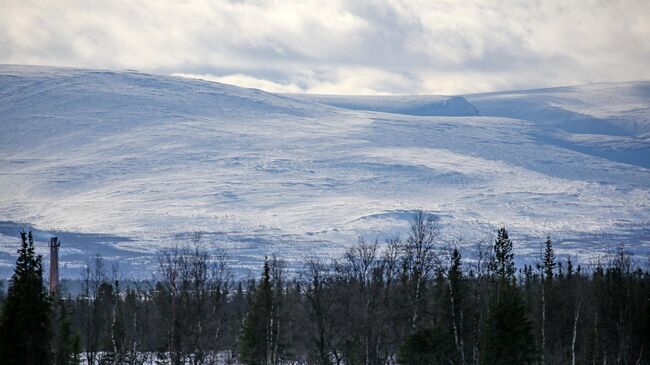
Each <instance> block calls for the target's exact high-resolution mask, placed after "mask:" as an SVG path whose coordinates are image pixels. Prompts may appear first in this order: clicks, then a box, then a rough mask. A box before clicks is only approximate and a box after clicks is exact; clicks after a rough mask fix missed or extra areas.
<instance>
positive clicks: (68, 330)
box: [52, 300, 79, 365]
mask: <svg viewBox="0 0 650 365" xmlns="http://www.w3.org/2000/svg"><path fill="white" fill-rule="evenodd" d="M54 312H55V313H54V316H53V323H52V328H53V329H54V331H53V334H54V336H53V337H54V338H53V349H52V350H53V354H52V355H53V356H52V358H53V361H54V364H56V365H71V364H78V363H79V362H78V361H76V362H75V360H74V357H75V348H74V341H75V334H74V333H73V331H72V324H71V322H70V316H69V314H68V308H67V306H66V303H65V301H63V300H58V301H57V303H56V305H55V308H54Z"/></svg>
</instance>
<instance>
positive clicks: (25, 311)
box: [0, 231, 51, 365]
mask: <svg viewBox="0 0 650 365" xmlns="http://www.w3.org/2000/svg"><path fill="white" fill-rule="evenodd" d="M20 237H21V240H22V243H21V247H20V249H19V250H18V260H17V261H16V268H15V270H14V274H13V276H12V277H11V281H10V284H9V290H8V292H7V298H6V300H5V303H4V308H3V311H2V317H1V318H0V364H4V365H13V364H16V365H35V364H49V363H50V338H51V333H50V300H49V297H48V294H47V292H46V290H45V286H44V285H43V268H42V264H41V256H38V255H36V254H35V252H34V240H33V238H32V233H31V232H29V233H25V232H24V231H23V232H21V233H20Z"/></svg>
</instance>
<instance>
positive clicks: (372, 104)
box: [286, 94, 478, 116]
mask: <svg viewBox="0 0 650 365" xmlns="http://www.w3.org/2000/svg"><path fill="white" fill-rule="evenodd" d="M286 95H287V96H289V97H292V98H294V99H298V100H308V101H313V102H315V103H320V104H324V105H330V106H334V107H337V108H343V109H352V110H366V111H375V112H384V113H394V114H406V115H416V116H473V115H478V110H477V109H476V108H475V107H474V106H473V105H472V104H470V103H468V102H467V100H465V99H464V98H463V97H462V96H438V95H423V96H412V95H398V96H356V95H355V96H347V95H346V96H342V95H319V94H302V95H299V94H286Z"/></svg>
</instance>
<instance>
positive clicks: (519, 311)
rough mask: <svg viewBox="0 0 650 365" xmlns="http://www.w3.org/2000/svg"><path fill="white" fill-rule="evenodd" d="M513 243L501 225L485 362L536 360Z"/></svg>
mask: <svg viewBox="0 0 650 365" xmlns="http://www.w3.org/2000/svg"><path fill="white" fill-rule="evenodd" d="M512 248H513V244H512V241H511V240H510V238H509V237H508V231H506V229H505V228H501V229H499V231H498V234H497V239H496V240H495V242H494V246H493V250H494V258H493V260H492V263H491V269H492V272H493V275H494V280H495V281H496V283H495V284H496V285H497V291H496V295H494V296H493V297H492V298H491V303H490V308H489V313H488V318H487V321H486V324H485V330H484V331H483V333H484V334H485V338H484V340H483V349H482V351H481V355H482V361H481V362H482V363H483V364H488V365H491V364H501V365H511V364H512V365H518V364H530V363H533V362H535V360H536V351H535V340H534V337H533V328H532V324H531V322H530V320H529V318H528V315H527V311H526V307H525V305H524V300H523V298H522V295H521V293H520V291H519V288H518V287H517V285H516V281H515V263H514V254H513V251H512Z"/></svg>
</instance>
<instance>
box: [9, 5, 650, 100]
mask: <svg viewBox="0 0 650 365" xmlns="http://www.w3.org/2000/svg"><path fill="white" fill-rule="evenodd" d="M0 8H1V9H2V11H1V12H0V63H15V64H40V65H57V66H75V67H88V68H111V69H126V68H130V69H138V70H141V71H147V72H159V73H169V74H181V75H185V76H191V77H200V78H205V79H210V80H217V81H222V82H228V83H233V84H237V85H241V86H248V87H257V88H261V89H265V90H269V91H287V92H316V93H349V94H393V93H398V94H427V93H434V94H438V93H442V94H457V93H469V92H479V91H491V90H503V89H513V88H532V87H543V86H555V85H566V84H575V83H586V82H604V81H622V80H640V79H648V78H650V67H649V66H648V65H649V64H650V42H648V40H649V39H650V21H648V19H649V18H650V1H647V0H620V1H604V0H579V1H572V2H568V1H565V0H544V1H535V0H533V1H520V0H503V1H493V0H467V1H455V0H443V1H439V0H436V1H431V0H421V1H420V0H408V1H407V0H404V1H400V0H385V1H371V0H367V1H363V0H359V1H343V0H330V1H316V0H301V1H289V0H285V1H279V0H277V1H274V0H268V1H267V0H250V1H247V0H244V1H236V0H230V1H215V0H188V1H173V0H169V1H155V0H152V1H138V2H135V1H130V0H129V1H127V0H114V1H105V2H100V1H90V2H89V1H84V0H61V1H59V0H51V1H47V2H44V1H13V0H0Z"/></svg>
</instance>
